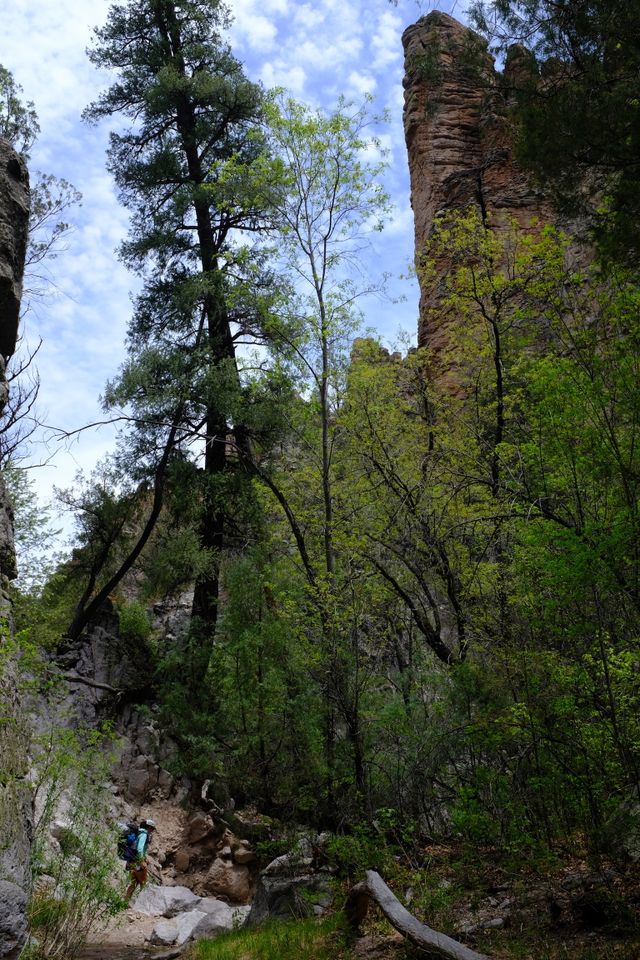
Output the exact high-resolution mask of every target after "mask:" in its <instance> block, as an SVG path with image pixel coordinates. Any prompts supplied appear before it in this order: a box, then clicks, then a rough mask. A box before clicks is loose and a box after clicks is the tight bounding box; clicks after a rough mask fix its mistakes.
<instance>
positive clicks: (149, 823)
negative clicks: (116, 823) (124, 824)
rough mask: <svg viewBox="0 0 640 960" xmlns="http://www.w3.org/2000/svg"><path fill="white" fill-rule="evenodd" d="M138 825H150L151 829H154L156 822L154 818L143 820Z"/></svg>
mask: <svg viewBox="0 0 640 960" xmlns="http://www.w3.org/2000/svg"><path fill="white" fill-rule="evenodd" d="M140 826H142V827H151V829H152V830H155V828H156V822H155V820H143V821H142V823H141V824H140Z"/></svg>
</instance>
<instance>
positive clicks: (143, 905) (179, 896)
mask: <svg viewBox="0 0 640 960" xmlns="http://www.w3.org/2000/svg"><path fill="white" fill-rule="evenodd" d="M200 900H201V898H200V897H198V896H196V894H195V893H193V892H192V891H191V890H189V889H188V888H187V887H177V886H176V887H159V886H157V885H156V884H153V883H149V884H147V886H146V887H145V888H144V889H143V890H142V891H141V892H140V893H139V895H138V897H137V899H136V901H135V909H136V910H137V912H138V913H144V914H145V915H146V916H149V917H175V916H176V915H177V914H179V913H184V912H185V911H186V910H192V909H193V908H195V907H197V906H198V904H199V903H200Z"/></svg>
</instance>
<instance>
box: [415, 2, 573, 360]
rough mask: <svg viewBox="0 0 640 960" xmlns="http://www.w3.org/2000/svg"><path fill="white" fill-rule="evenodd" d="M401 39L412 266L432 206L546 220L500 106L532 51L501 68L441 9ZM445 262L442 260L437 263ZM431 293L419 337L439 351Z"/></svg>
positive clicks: (546, 210)
mask: <svg viewBox="0 0 640 960" xmlns="http://www.w3.org/2000/svg"><path fill="white" fill-rule="evenodd" d="M402 41H403V45H404V50H405V80H404V87H405V107H404V127H405V138H406V143H407V150H408V155H409V171H410V177H411V204H412V207H413V212H414V218H415V250H416V263H417V264H418V268H419V261H420V257H421V255H422V252H423V250H424V248H425V244H426V242H427V240H428V239H429V236H430V234H431V230H432V227H433V220H434V217H435V216H436V215H437V214H439V213H442V212H445V211H448V210H451V209H464V208H466V207H468V206H469V205H470V204H474V205H476V206H477V208H478V210H479V211H480V213H481V215H482V216H483V217H484V218H486V217H489V218H490V221H491V223H492V224H493V225H494V226H495V227H497V228H498V229H500V227H501V226H504V225H505V224H506V223H507V221H508V218H509V217H513V218H515V220H516V221H517V222H518V223H519V224H520V225H521V226H523V227H525V228H527V227H528V226H530V225H531V223H532V221H534V220H535V219H540V220H542V221H544V222H547V223H548V222H553V220H554V219H555V218H554V214H553V211H552V209H551V205H550V203H549V200H548V199H547V197H546V196H545V195H544V193H543V192H541V191H540V190H538V189H536V188H535V187H534V185H533V184H532V182H531V181H530V179H529V178H528V177H527V176H526V174H525V173H523V171H522V170H520V169H518V167H517V165H516V163H515V162H514V159H513V154H512V144H511V133H510V128H509V122H508V112H507V108H508V105H509V100H510V97H511V95H512V90H513V86H514V81H515V80H516V79H518V78H519V77H521V76H522V73H523V71H526V70H528V69H530V64H531V60H530V58H529V54H528V53H527V52H526V51H525V50H524V49H523V48H521V47H517V46H515V47H513V48H512V50H511V51H510V52H509V56H508V57H507V62H506V65H505V70H504V73H502V74H500V73H498V72H497V71H496V70H495V67H494V60H493V57H492V56H491V55H490V54H489V52H488V50H487V47H486V43H485V41H484V40H483V39H482V38H481V37H480V36H479V35H478V34H476V33H475V32H474V31H472V30H470V29H469V28H468V27H465V26H463V25H462V24H460V23H458V21H457V20H454V19H453V17H450V16H448V15H447V14H444V13H439V12H433V13H430V14H428V15H427V16H426V17H422V18H421V19H420V20H419V21H418V22H417V23H416V24H414V25H413V26H411V27H408V28H407V30H405V32H404V34H403V38H402ZM446 269H447V264H446V262H443V263H442V264H441V265H440V272H441V273H442V274H444V273H445V272H446ZM438 296H439V288H438V284H437V283H435V284H430V285H427V284H423V283H421V296H420V323H419V335H418V343H419V346H421V347H430V348H432V349H433V350H434V352H435V353H436V355H437V354H438V353H439V352H442V351H443V350H444V349H445V347H446V345H447V342H448V337H449V332H448V324H447V321H446V320H445V321H444V322H443V321H442V320H441V319H433V318H432V317H431V316H430V310H429V308H430V307H431V306H433V304H434V302H435V301H436V300H437V298H438ZM437 324H440V326H438V325H437Z"/></svg>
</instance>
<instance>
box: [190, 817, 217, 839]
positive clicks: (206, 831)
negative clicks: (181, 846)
mask: <svg viewBox="0 0 640 960" xmlns="http://www.w3.org/2000/svg"><path fill="white" fill-rule="evenodd" d="M213 832H214V827H213V820H212V819H211V817H209V816H207V814H206V813H196V814H194V815H193V816H192V817H191V819H190V820H189V823H188V825H187V835H186V840H187V843H200V842H201V841H202V840H204V839H205V837H209V836H211V835H212V834H213Z"/></svg>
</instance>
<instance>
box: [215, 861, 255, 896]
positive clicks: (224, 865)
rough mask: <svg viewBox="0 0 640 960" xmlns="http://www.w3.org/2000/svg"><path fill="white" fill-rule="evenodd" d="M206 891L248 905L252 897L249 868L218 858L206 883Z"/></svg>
mask: <svg viewBox="0 0 640 960" xmlns="http://www.w3.org/2000/svg"><path fill="white" fill-rule="evenodd" d="M204 889H205V890H206V891H207V892H208V893H215V894H217V895H218V896H221V897H225V898H226V899H227V900H231V901H232V902H234V903H246V901H247V900H249V899H250V897H251V873H250V871H249V868H248V867H245V866H243V865H242V864H239V863H234V862H233V861H232V860H221V859H220V858H219V857H216V859H215V860H214V861H213V863H212V865H211V868H210V870H209V872H208V874H207V876H206V879H205V881H204Z"/></svg>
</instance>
